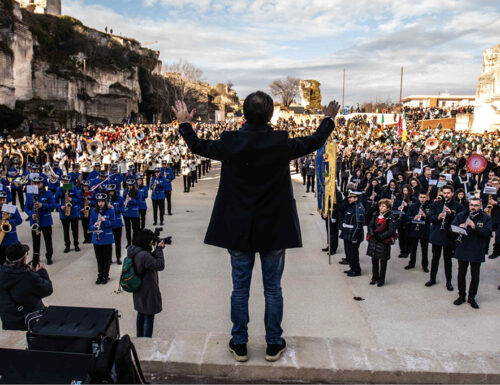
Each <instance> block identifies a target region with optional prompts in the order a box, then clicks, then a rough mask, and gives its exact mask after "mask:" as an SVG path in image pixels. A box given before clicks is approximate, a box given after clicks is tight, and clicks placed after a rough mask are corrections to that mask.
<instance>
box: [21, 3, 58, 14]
mask: <svg viewBox="0 0 500 385" xmlns="http://www.w3.org/2000/svg"><path fill="white" fill-rule="evenodd" d="M16 1H17V2H18V3H19V5H20V6H21V7H22V8H25V9H27V10H28V11H31V12H34V13H45V14H48V15H56V16H58V15H61V0H16Z"/></svg>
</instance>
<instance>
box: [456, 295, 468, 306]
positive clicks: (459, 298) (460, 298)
mask: <svg viewBox="0 0 500 385" xmlns="http://www.w3.org/2000/svg"><path fill="white" fill-rule="evenodd" d="M464 302H465V297H462V296H460V297H458V298H457V299H456V300H455V301H454V302H453V305H457V306H459V305H461V304H463V303H464Z"/></svg>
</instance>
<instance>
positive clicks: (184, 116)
mask: <svg viewBox="0 0 500 385" xmlns="http://www.w3.org/2000/svg"><path fill="white" fill-rule="evenodd" d="M172 111H174V114H175V116H176V118H177V120H178V121H179V123H182V122H190V121H192V120H193V117H194V112H195V111H196V109H194V108H193V110H192V111H191V112H189V111H188V109H187V106H186V103H184V102H182V101H180V100H177V101H176V102H175V107H174V106H172Z"/></svg>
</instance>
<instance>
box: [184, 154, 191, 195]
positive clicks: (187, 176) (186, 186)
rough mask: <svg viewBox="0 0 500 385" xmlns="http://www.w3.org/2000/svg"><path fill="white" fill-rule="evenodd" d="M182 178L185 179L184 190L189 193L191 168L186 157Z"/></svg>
mask: <svg viewBox="0 0 500 385" xmlns="http://www.w3.org/2000/svg"><path fill="white" fill-rule="evenodd" d="M182 179H183V180H184V192H185V193H188V192H189V189H190V187H191V169H190V167H189V164H188V162H187V160H186V159H183V160H182Z"/></svg>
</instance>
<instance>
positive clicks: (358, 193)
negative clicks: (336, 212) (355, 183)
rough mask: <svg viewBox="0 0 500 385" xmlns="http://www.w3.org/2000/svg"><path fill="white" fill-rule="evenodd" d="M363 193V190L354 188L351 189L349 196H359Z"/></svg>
mask: <svg viewBox="0 0 500 385" xmlns="http://www.w3.org/2000/svg"><path fill="white" fill-rule="evenodd" d="M361 194H363V193H362V192H361V191H354V190H349V196H350V197H357V198H359V197H360V196H361Z"/></svg>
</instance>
